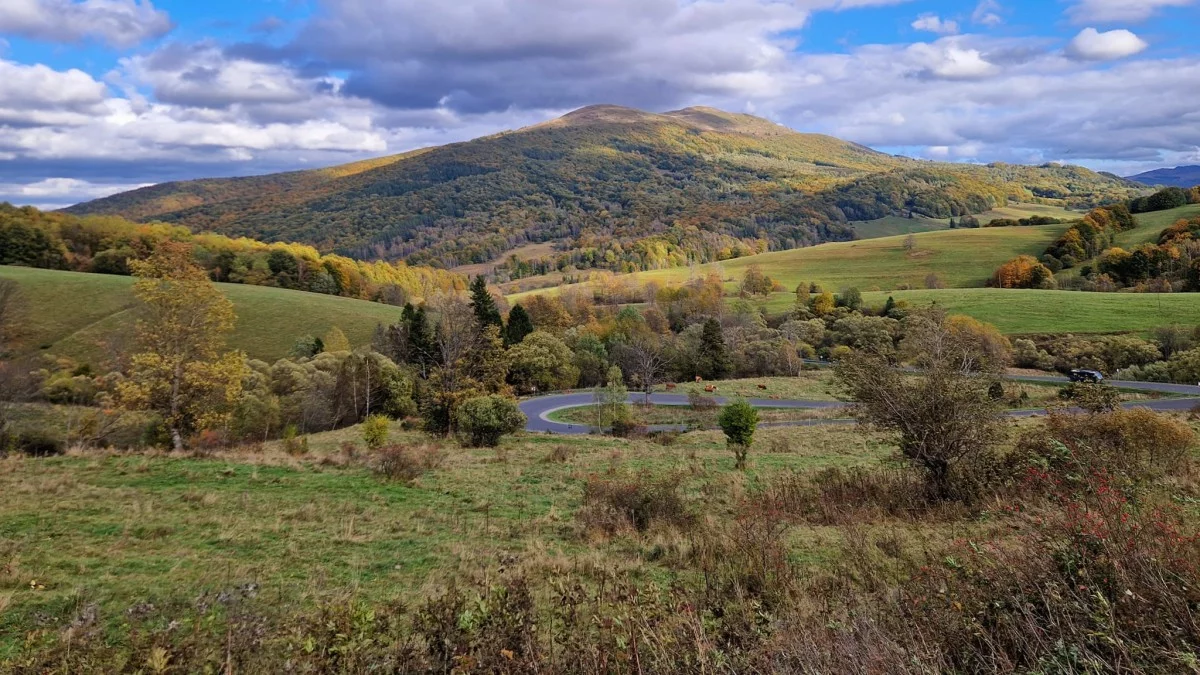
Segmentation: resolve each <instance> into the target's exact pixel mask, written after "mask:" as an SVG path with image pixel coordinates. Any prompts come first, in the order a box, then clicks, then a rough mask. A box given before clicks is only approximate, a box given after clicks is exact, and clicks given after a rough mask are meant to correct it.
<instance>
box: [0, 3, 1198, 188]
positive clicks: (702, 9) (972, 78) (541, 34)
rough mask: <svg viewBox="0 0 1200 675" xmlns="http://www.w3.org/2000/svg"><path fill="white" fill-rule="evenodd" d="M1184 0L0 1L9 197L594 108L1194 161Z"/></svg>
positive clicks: (1075, 159) (453, 135)
mask: <svg viewBox="0 0 1200 675" xmlns="http://www.w3.org/2000/svg"><path fill="white" fill-rule="evenodd" d="M1197 34H1200V0H969V1H958V0H457V1H456V2H453V3H449V2H444V1H441V0H437V1H434V0H241V1H234V0H208V1H206V2H195V1H194V0H158V1H156V2H152V0H3V2H0V200H8V201H12V202H15V203H33V204H37V205H40V206H45V207H56V206H63V205H66V204H70V203H73V202H76V201H80V200H86V199H91V198H95V197H98V196H103V195H106V194H111V193H113V192H116V191H120V190H124V189H129V188H132V187H137V186H140V185H146V184H152V183H157V182H162V181H166V180H176V179H184V178H195V177H203V176H227V175H245V174H254V173H263V172H270V171H279V170H287V169H296V168H309V167H314V166H323V165H329V164H336V163H340V162H345V161H352V160H354V159H359V158H362V157H369V156H374V155H380V154H388V153H394V152H402V151H405V150H408V149H412V148H414V147H420V146H425V145H431V144H440V143H446V142H451V141H457V140H464V139H468V138H473V137H476V136H479V135H483V134H486V133H492V132H495V131H498V130H502V129H508V128H514V127H519V126H524V125H527V124H532V123H536V122H539V121H543V120H545V119H549V118H552V117H555V116H558V115H561V114H563V113H565V112H568V111H570V110H572V109H574V108H577V107H581V106H583V105H588V104H591V103H615V104H622V105H629V106H633V107H639V108H642V109H647V110H668V109H674V108H679V107H685V106H688V105H712V106H716V107H721V108H724V109H727V110H733V111H739V112H752V113H754V114H758V115H762V116H764V117H768V118H770V119H773V120H775V121H777V122H779V123H782V124H785V125H788V126H790V127H792V128H795V129H799V130H802V131H813V132H820V133H829V134H833V135H836V136H839V137H842V138H846V139H849V140H853V141H857V142H860V143H864V144H867V145H870V146H872V147H876V148H879V149H882V150H885V151H890V152H901V153H904V154H908V155H912V156H916V157H923V158H927V159H936V160H944V161H965V162H990V161H1010V162H1028V163H1040V162H1046V161H1066V162H1072V163H1078V164H1083V165H1085V166H1089V167H1092V168H1095V169H1099V170H1109V171H1114V172H1117V173H1121V174H1132V173H1136V172H1139V171H1143V170H1148V169H1151V168H1156V167H1160V166H1175V165H1178V164H1189V163H1197V164H1200V112H1198V111H1200V45H1197V44H1196V42H1195V40H1194V38H1193V36H1195V35H1197Z"/></svg>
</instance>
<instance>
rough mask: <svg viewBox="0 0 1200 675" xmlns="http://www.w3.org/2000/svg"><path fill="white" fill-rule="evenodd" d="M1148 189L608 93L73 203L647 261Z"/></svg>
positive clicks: (379, 248)
mask: <svg viewBox="0 0 1200 675" xmlns="http://www.w3.org/2000/svg"><path fill="white" fill-rule="evenodd" d="M1135 191H1136V188H1133V187H1131V186H1130V184H1129V183H1127V182H1124V181H1122V180H1120V179H1118V178H1116V177H1112V176H1105V175H1101V174H1097V173H1094V172H1091V171H1088V170H1086V169H1082V168H1079V167H1069V166H1066V167H1064V166H1057V165H1046V166H1042V167H1026V166H1013V165H990V166H976V165H964V164H942V163H932V162H923V161H917V160H912V159H907V158H902V157H895V156H890V155H885V154H882V153H879V152H876V151H873V150H871V149H869V148H865V147H863V146H860V145H857V144H854V143H848V142H845V141H841V140H838V139H836V138H832V137H829V136H822V135H817V134H803V133H798V132H795V131H792V130H790V129H787V128H785V127H782V126H779V125H776V124H774V123H772V122H769V121H767V120H764V119H760V118H757V117H752V116H749V115H739V114H731V113H726V112H722V111H719V110H714V109H709V108H688V109H686V110H680V111H675V112H670V113H665V114H653V113H646V112H641V111H637V110H632V109H629V108H621V107H617V106H592V107H588V108H583V109H581V110H578V111H575V112H573V113H570V114H568V115H566V116H564V117H562V118H559V119H557V120H553V121H550V122H547V123H544V124H540V125H536V126H533V127H528V128H525V129H520V130H517V131H512V132H507V133H502V134H498V135H494V136H489V137H485V138H480V139H476V140H474V141H469V142H465V143H456V144H452V145H447V146H442V147H438V148H431V149H426V150H421V151H415V152H412V153H408V154H405V155H398V156H394V157H387V158H380V159H376V160H370V161H367V162H359V163H356V164H351V165H346V166H343V167H334V168H331V169H323V170H317V171H304V172H293V173H284V174H276V175H271V176H259V177H252V178H233V179H211V180H200V181H188V182H180V183H166V184H162V185H157V186H153V187H149V188H144V189H141V190H136V191H133V192H128V193H124V194H119V195H115V196H113V197H109V198H106V199H101V200H97V201H94V202H88V203H86V204H81V205H78V206H75V207H72V208H71V209H69V210H70V211H71V212H73V213H77V214H116V215H122V216H125V217H128V218H133V219H138V220H151V219H154V220H162V221H166V222H172V223H179V224H184V225H187V226H189V227H190V228H192V229H193V230H197V231H214V232H219V233H223V234H228V235H233V236H252V237H255V238H258V239H263V240H268V241H275V240H287V241H299V242H304V243H309V244H312V245H314V246H316V247H318V248H319V249H321V250H322V251H335V252H339V253H344V254H348V255H351V256H354V257H360V258H389V259H397V258H403V259H407V260H408V261H409V262H410V263H414V264H419V263H430V264H435V265H439V266H445V267H452V266H455V265H462V264H470V263H481V262H487V261H491V260H494V259H495V258H496V257H497V256H499V255H502V254H504V253H505V252H506V251H510V250H512V249H514V248H517V247H519V246H522V245H525V244H528V243H531V242H554V243H555V244H556V246H557V248H558V250H559V253H558V254H557V255H556V256H553V257H552V258H551V259H549V260H546V261H544V264H543V267H545V266H557V267H562V266H566V265H572V266H575V267H581V268H587V267H603V268H608V269H613V270H617V271H631V270H635V269H655V268H662V267H670V266H677V265H683V264H687V263H689V262H694V261H699V262H705V261H712V260H720V259H727V258H731V257H737V256H741V255H747V254H751V253H758V252H762V251H765V250H777V249H787V248H796V247H800V246H806V245H811V244H814V243H819V242H823V241H834V240H846V239H852V238H854V236H855V235H854V231H853V229H852V228H851V227H850V226H849V225H848V224H847V223H848V222H849V221H854V220H871V219H875V218H882V217H885V216H889V215H895V214H907V213H916V214H922V215H927V216H931V217H938V218H948V217H950V216H960V215H965V214H970V213H979V212H983V211H987V210H988V209H990V208H993V207H995V206H1003V205H1004V204H1006V203H1007V201H1008V200H1010V199H1014V200H1018V201H1023V202H1031V201H1039V200H1040V201H1043V202H1046V203H1053V204H1058V205H1069V206H1077V207H1082V206H1088V205H1091V204H1095V203H1100V202H1104V201H1110V200H1114V199H1120V198H1126V197H1128V196H1130V195H1131V194H1132V193H1133V192H1135Z"/></svg>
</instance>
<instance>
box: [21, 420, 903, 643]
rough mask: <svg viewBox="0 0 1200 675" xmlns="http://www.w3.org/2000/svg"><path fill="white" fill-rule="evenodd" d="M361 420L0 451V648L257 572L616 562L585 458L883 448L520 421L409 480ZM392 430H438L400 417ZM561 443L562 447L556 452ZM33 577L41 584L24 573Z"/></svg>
mask: <svg viewBox="0 0 1200 675" xmlns="http://www.w3.org/2000/svg"><path fill="white" fill-rule="evenodd" d="M358 433H359V432H358V430H357V429H356V428H351V429H345V430H341V431H337V432H330V433H327V434H317V435H314V436H312V437H310V439H309V441H310V442H309V448H310V453H309V455H307V456H304V457H299V458H296V457H291V456H288V455H285V454H283V452H282V451H281V449H280V447H279V444H277V443H270V444H267V445H266V446H264V447H263V448H261V449H259V450H258V451H256V452H250V451H240V452H230V453H226V454H218V455H215V456H211V457H182V456H172V455H163V454H142V455H138V454H132V455H130V454H117V453H103V452H98V451H97V452H83V453H80V454H75V455H70V456H64V457H55V458H48V459H29V458H21V457H10V458H9V459H5V460H0V598H5V599H7V603H8V606H7V608H6V609H5V610H4V611H3V612H0V662H2V661H3V658H4V655H5V653H6V652H10V651H11V650H12V649H13V648H15V646H16V645H17V644H18V643H19V642H20V641H21V640H22V639H23V636H24V635H25V631H26V630H31V629H33V628H34V627H37V626H45V625H47V624H46V623H45V622H46V621H48V620H49V619H47V618H46V617H60V616H64V615H68V617H67V620H69V615H70V613H71V612H72V611H78V609H77V608H79V607H82V606H85V605H90V604H95V605H96V606H97V607H98V609H99V615H100V617H101V620H102V621H104V622H107V623H109V624H112V625H116V624H119V623H120V622H121V621H123V620H124V617H125V616H126V612H127V611H128V610H130V609H131V608H135V607H138V606H141V605H142V604H143V603H151V604H154V605H155V606H158V607H168V606H175V605H174V604H173V603H182V605H183V606H185V607H186V606H190V604H191V603H193V602H195V600H196V598H198V597H212V596H215V595H217V594H220V593H232V592H236V591H237V589H241V588H246V587H247V585H249V584H254V585H256V586H257V588H258V589H260V591H259V592H260V593H262V594H263V595H264V596H266V597H269V598H270V599H271V602H272V603H274V604H276V605H278V607H279V608H280V609H281V610H282V611H286V610H288V609H296V608H300V607H305V606H309V605H310V604H311V603H313V602H315V601H318V600H320V599H327V598H330V597H341V596H342V595H344V594H345V593H347V592H353V593H354V594H355V595H356V596H357V597H359V598H361V599H363V600H366V601H379V600H383V599H393V598H401V599H403V598H414V597H419V596H420V594H421V589H422V585H423V584H424V583H425V582H426V581H428V580H430V579H431V578H433V577H436V576H437V575H439V574H442V573H448V572H450V571H453V570H466V569H479V568H486V567H488V566H490V565H493V564H495V562H496V560H498V559H502V558H503V557H504V556H512V555H520V556H535V557H537V558H538V559H542V560H564V561H567V562H566V564H568V565H569V564H571V563H570V561H571V560H579V559H585V560H591V561H596V562H598V563H600V564H604V565H610V566H611V565H616V564H619V563H620V561H621V560H622V559H623V549H622V548H621V546H622V545H621V543H620V542H612V543H609V544H595V545H592V544H588V543H586V542H584V541H581V540H580V538H579V537H578V536H577V535H576V534H575V531H574V529H573V527H572V523H573V514H574V512H575V511H576V510H577V509H578V508H579V505H580V500H581V495H582V483H583V481H585V480H586V477H587V476H588V475H591V474H595V473H603V472H610V471H633V472H636V471H640V470H643V469H644V470H649V471H653V472H656V473H667V472H684V473H686V474H687V475H689V476H692V477H693V479H694V480H698V479H699V478H701V477H705V476H707V479H708V480H710V481H716V482H717V483H719V484H723V483H722V481H729V480H734V479H736V481H735V482H736V483H737V484H740V482H741V481H743V480H746V481H757V480H761V479H762V478H764V477H766V476H770V475H774V474H776V473H778V472H781V471H791V470H803V469H811V468H817V467H825V466H852V465H863V464H873V463H875V462H877V461H879V460H880V459H881V458H882V457H883V456H885V455H887V454H888V453H890V452H891V451H892V449H891V448H889V447H887V446H886V445H883V444H881V443H880V442H879V441H878V440H877V439H875V438H874V437H872V436H864V435H863V434H862V433H860V432H859V431H857V430H856V429H854V428H853V427H844V428H843V427H838V428H813V429H806V430H805V432H804V433H803V434H802V435H801V434H796V433H795V432H794V431H787V430H774V429H764V430H762V431H760V433H759V434H758V435H757V436H756V448H755V451H754V456H753V459H752V464H751V469H750V472H749V473H748V474H746V475H742V474H740V473H737V472H733V471H732V463H733V458H732V455H731V454H730V453H729V452H728V451H727V450H726V448H725V444H724V440H723V437H722V436H721V434H720V432H693V433H689V434H685V435H683V436H681V437H680V438H679V440H678V441H677V442H676V444H675V445H672V446H670V447H663V446H660V445H657V444H654V443H652V442H648V441H627V440H621V439H611V438H600V437H578V438H564V437H553V436H543V435H518V436H516V437H512V438H508V439H506V440H505V441H504V443H503V445H502V447H501V448H500V449H499V450H472V449H462V448H458V447H454V446H450V445H447V446H445V447H444V450H445V452H446V453H447V459H446V460H445V462H444V463H443V465H442V466H441V467H440V468H438V469H435V470H434V471H432V472H430V473H428V474H426V475H424V476H422V477H421V478H419V479H418V480H417V481H416V482H415V483H413V484H411V485H406V484H400V483H389V482H385V481H383V480H381V479H380V478H377V477H376V476H375V475H374V474H372V473H371V472H370V471H368V470H367V469H366V468H364V466H363V461H362V459H361V458H360V459H358V460H348V459H347V458H346V456H344V455H343V454H342V453H341V451H340V449H339V447H340V445H341V444H342V443H344V442H346V441H353V440H355V439H357V438H358ZM391 436H392V441H393V442H399V443H403V444H406V445H420V444H428V443H430V439H428V438H426V437H424V436H422V435H420V434H417V433H415V432H407V431H402V430H401V429H400V428H399V426H398V425H397V426H395V427H394V428H393V430H392V434H391ZM777 438H778V439H779V440H778V442H777V441H776V439H777ZM781 444H782V447H785V448H786V449H787V450H788V452H782V453H781V452H778V448H779V447H781ZM360 447H361V445H360ZM768 448H771V449H774V450H776V452H769V451H768ZM556 449H562V455H563V457H565V458H566V459H565V461H550V460H549V459H548V457H549V456H550V455H551V454H552V451H554V450H556ZM365 452H366V451H365V450H361V449H360V450H359V453H365ZM731 485H732V484H731ZM736 494H737V491H736V490H734V492H732V493H729V494H717V493H714V494H711V495H708V497H706V499H707V500H708V501H706V504H707V506H708V507H712V508H715V509H723V508H725V509H728V508H732V505H733V502H734V500H735V499H736ZM826 545H827V543H824V544H823V543H821V542H820V541H818V540H815V539H813V538H811V537H805V538H802V539H801V540H800V541H799V543H798V545H797V556H799V557H801V558H804V559H814V560H816V559H822V557H823V554H822V551H823V547H824V546H826ZM614 569H615V568H614ZM643 573H648V572H646V571H643ZM35 580H36V582H37V584H38V585H41V586H44V589H37V588H31V587H30V582H31V581H35ZM205 594H208V595H207V596H205ZM72 608H76V609H74V610H73V609H72Z"/></svg>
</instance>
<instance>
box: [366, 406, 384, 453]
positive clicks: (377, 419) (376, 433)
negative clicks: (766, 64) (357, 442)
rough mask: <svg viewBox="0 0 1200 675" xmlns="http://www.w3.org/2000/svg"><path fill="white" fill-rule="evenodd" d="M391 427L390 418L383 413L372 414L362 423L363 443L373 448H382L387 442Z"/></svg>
mask: <svg viewBox="0 0 1200 675" xmlns="http://www.w3.org/2000/svg"><path fill="white" fill-rule="evenodd" d="M390 427H391V423H390V422H389V420H388V418H386V417H384V416H383V415H371V416H370V417H368V418H367V419H366V420H364V421H363V424H362V438H363V443H366V444H367V448H368V449H371V450H378V449H379V448H382V447H383V446H384V444H386V443H387V440H388V431H389V429H390Z"/></svg>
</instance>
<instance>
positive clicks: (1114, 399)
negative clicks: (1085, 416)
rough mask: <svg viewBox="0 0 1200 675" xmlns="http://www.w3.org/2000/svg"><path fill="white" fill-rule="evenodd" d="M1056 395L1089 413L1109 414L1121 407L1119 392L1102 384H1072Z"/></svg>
mask: <svg viewBox="0 0 1200 675" xmlns="http://www.w3.org/2000/svg"><path fill="white" fill-rule="evenodd" d="M1058 395H1059V398H1062V399H1063V400H1065V401H1073V402H1074V403H1075V405H1077V406H1079V407H1080V408H1082V409H1083V410H1085V411H1087V412H1089V413H1103V412H1111V411H1113V410H1116V409H1117V408H1119V407H1121V392H1119V391H1117V388H1116V387H1113V386H1111V385H1107V384H1104V383H1102V382H1072V383H1071V384H1069V385H1067V386H1066V387H1063V389H1062V390H1061V391H1059V392H1058Z"/></svg>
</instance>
